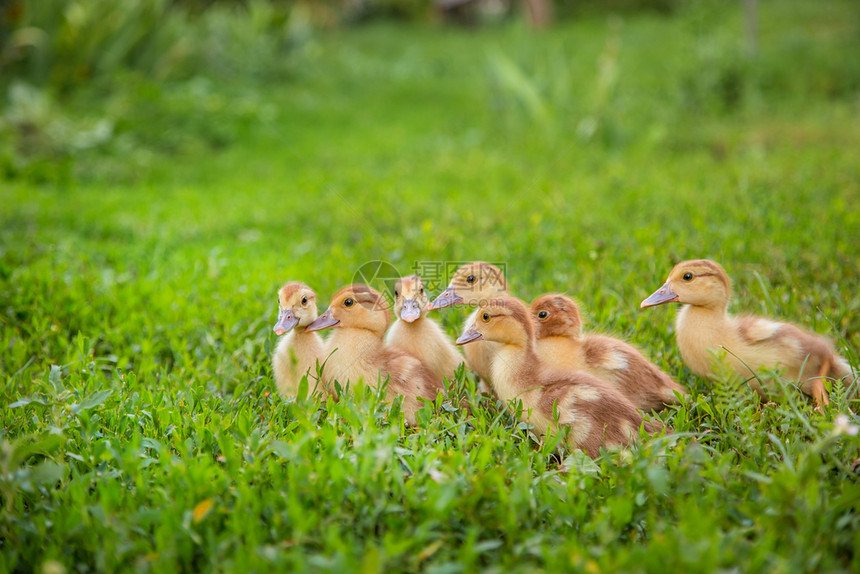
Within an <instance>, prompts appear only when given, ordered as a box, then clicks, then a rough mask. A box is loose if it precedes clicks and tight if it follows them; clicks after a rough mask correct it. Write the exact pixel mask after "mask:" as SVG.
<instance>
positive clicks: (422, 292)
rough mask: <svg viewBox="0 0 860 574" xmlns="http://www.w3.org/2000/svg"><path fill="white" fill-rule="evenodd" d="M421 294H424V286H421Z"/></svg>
mask: <svg viewBox="0 0 860 574" xmlns="http://www.w3.org/2000/svg"><path fill="white" fill-rule="evenodd" d="M421 294H422V295H423V294H424V287H422V288H421Z"/></svg>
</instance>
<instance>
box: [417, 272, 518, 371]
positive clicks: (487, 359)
mask: <svg viewBox="0 0 860 574" xmlns="http://www.w3.org/2000/svg"><path fill="white" fill-rule="evenodd" d="M507 294H508V284H507V281H505V276H504V275H503V274H502V272H501V270H500V269H499V268H498V267H496V266H495V265H492V264H490V263H484V262H482V261H476V262H474V263H467V264H466V265H463V266H462V267H460V268H459V269H458V270H457V271H456V272H455V273H454V276H453V277H451V282H450V283H449V284H448V288H447V289H445V291H443V292H442V293H441V294H440V295H439V296H438V297H436V299H434V300H433V302H432V303H430V307H429V309H431V310H432V309H442V308H444V307H450V306H451V305H471V306H473V307H477V306H479V305H481V304H482V303H484V302H487V301H490V300H492V299H496V298H499V297H503V296H506V295H507ZM477 316H478V311H477V310H475V312H474V313H472V314H471V315H470V316H469V318H468V319H466V323H465V324H464V326H463V328H464V329H467V328H469V327H470V326H471V325H472V324H473V323H474V322H475V318H476V317H477ZM498 348H499V345H497V344H496V343H494V342H491V341H478V342H476V343H473V344H471V345H469V346H468V347H465V348H464V349H463V351H464V354H465V355H466V364H468V365H469V368H470V369H472V370H473V371H475V373H476V374H477V375H478V377H479V378H481V379H482V380H484V381H489V380H490V376H491V374H492V373H491V370H492V361H493V357H494V355H495V353H496V351H497V350H498Z"/></svg>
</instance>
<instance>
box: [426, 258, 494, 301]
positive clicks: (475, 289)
mask: <svg viewBox="0 0 860 574" xmlns="http://www.w3.org/2000/svg"><path fill="white" fill-rule="evenodd" d="M507 292H508V283H507V281H505V276H504V274H503V273H502V271H501V270H500V269H499V268H498V267H496V266H495V265H492V264H490V263H485V262H483V261H476V262H474V263H467V264H465V265H463V266H462V267H460V268H459V269H457V271H456V272H455V273H454V276H453V277H451V282H450V283H449V284H448V288H447V289H445V291H443V292H442V294H440V295H439V296H438V297H436V299H434V300H433V302H432V303H430V307H429V309H442V308H443V307H450V306H451V305H472V306H478V305H481V304H482V303H484V302H486V301H490V300H492V299H497V298H499V297H502V296H504V295H506V294H507Z"/></svg>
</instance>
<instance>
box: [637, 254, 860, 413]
mask: <svg viewBox="0 0 860 574" xmlns="http://www.w3.org/2000/svg"><path fill="white" fill-rule="evenodd" d="M730 295H731V281H730V280H729V276H728V275H726V272H725V271H724V270H723V268H722V267H720V266H719V265H718V264H717V263H715V262H713V261H709V260H707V259H696V260H693V261H684V262H683V263H679V264H678V265H676V266H675V268H674V269H672V272H671V273H669V278H668V279H666V283H665V284H664V285H663V286H662V287H660V288H659V289H658V290H657V291H655V292H654V293H653V294H652V295H651V296H650V297H648V298H647V299H645V300H644V301H642V304H641V305H640V307H641V308H643V309H644V308H645V307H652V306H654V305H661V304H664V303H672V302H677V303H682V304H684V306H683V307H682V308H681V311H680V312H679V313H678V316H677V318H676V319H675V336H676V337H677V340H678V347H679V348H680V350H681V356H682V357H683V358H684V362H685V363H687V366H689V367H690V369H692V371H693V372H694V373H696V374H697V375H699V376H702V377H705V378H712V377H713V376H714V375H715V372H714V367H715V358H719V359H723V358H724V359H725V360H726V361H727V362H728V365H729V366H730V368H731V369H732V371H734V372H735V373H737V374H739V375H741V376H746V374H748V373H750V370H752V371H753V372H754V373H755V372H757V371H759V370H761V369H773V368H779V369H782V370H783V372H782V375H783V376H784V377H785V378H787V379H789V380H793V381H799V382H800V383H801V390H802V391H803V392H804V393H806V394H808V395H811V396H812V398H813V399H814V401H815V403H816V405H817V407H818V408H819V409H820V408H821V407H822V405H827V404H829V402H830V401H829V399H828V397H827V391H826V389H825V387H824V377H831V378H833V379H842V380H843V381H845V382H848V383H850V382H851V381H852V380H853V379H854V375H853V374H852V372H851V367H850V366H849V365H848V362H847V361H846V360H845V359H843V358H842V357H840V356H838V355H836V354H835V353H834V350H833V344H832V343H831V342H830V341H829V340H828V339H826V338H824V337H821V336H818V335H816V334H814V333H810V332H808V331H804V330H803V329H801V328H799V327H797V326H795V325H792V324H790V323H780V322H777V321H771V320H770V319H765V318H762V317H749V316H747V317H732V316H730V315H728V314H727V312H726V309H727V307H728V303H729V297H730ZM723 349H724V351H721V350H723ZM715 353H716V354H717V355H718V357H715ZM750 384H751V385H753V387H754V388H755V389H756V390H757V391H758V392H759V393H760V394H761V395H762V396H764V391H763V390H762V389H761V388H760V385H759V384H758V382H757V381H750Z"/></svg>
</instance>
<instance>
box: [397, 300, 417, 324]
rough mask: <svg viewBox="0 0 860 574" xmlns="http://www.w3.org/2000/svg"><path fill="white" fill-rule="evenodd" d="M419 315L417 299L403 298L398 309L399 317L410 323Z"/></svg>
mask: <svg viewBox="0 0 860 574" xmlns="http://www.w3.org/2000/svg"><path fill="white" fill-rule="evenodd" d="M419 317H421V309H419V308H418V301H416V300H415V299H405V300H404V301H403V307H401V309H400V318H401V319H403V320H404V321H406V322H407V323H411V322H413V321H416V320H418V318H419Z"/></svg>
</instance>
